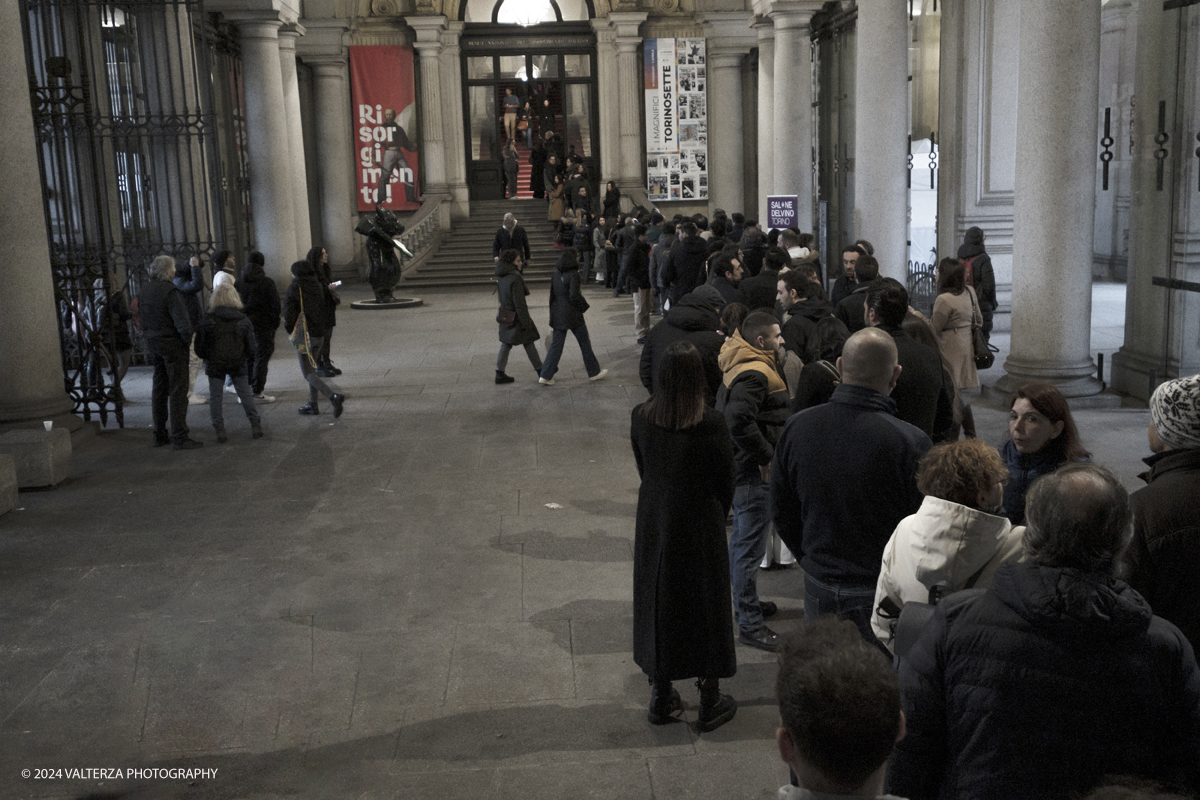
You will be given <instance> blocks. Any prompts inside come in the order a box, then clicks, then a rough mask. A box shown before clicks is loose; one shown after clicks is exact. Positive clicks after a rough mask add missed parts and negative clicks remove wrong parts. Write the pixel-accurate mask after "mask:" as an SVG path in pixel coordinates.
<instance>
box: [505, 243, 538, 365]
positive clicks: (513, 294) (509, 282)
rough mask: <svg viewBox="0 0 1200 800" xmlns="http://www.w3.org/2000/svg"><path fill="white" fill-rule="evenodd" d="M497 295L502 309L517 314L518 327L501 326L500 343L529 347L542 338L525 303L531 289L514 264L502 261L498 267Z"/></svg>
mask: <svg viewBox="0 0 1200 800" xmlns="http://www.w3.org/2000/svg"><path fill="white" fill-rule="evenodd" d="M496 294H497V295H498V300H499V302H500V308H507V309H511V310H512V311H516V312H517V324H516V325H500V326H499V328H500V341H501V342H502V343H503V344H511V345H521V346H524V345H527V344H532V343H533V342H536V341H537V340H538V339H539V338H541V336H540V334H539V333H538V329H537V325H535V324H534V322H533V317H531V316H529V304H528V303H527V302H525V298H526V296H528V294H529V289H527V288H525V279H524V278H523V277H522V276H521V271H520V270H518V269H517V268H516V266H515V265H514V264H509V263H508V262H506V261H501V262H500V263H499V264H497V265H496Z"/></svg>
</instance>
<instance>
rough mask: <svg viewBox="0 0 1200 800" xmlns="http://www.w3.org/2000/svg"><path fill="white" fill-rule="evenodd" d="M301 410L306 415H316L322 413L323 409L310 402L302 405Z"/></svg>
mask: <svg viewBox="0 0 1200 800" xmlns="http://www.w3.org/2000/svg"><path fill="white" fill-rule="evenodd" d="M299 411H300V413H301V414H303V415H304V416H306V417H315V416H317V415H318V414H320V413H321V409H319V408H317V407H316V406H315V405H313V404H312V403H309V404H308V405H306V406H300V408H299Z"/></svg>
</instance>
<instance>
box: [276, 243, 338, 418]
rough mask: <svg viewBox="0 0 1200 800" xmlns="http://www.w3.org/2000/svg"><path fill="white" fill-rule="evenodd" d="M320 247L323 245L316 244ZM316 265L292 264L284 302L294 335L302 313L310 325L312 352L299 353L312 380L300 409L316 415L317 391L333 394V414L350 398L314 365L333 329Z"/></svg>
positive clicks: (306, 376)
mask: <svg viewBox="0 0 1200 800" xmlns="http://www.w3.org/2000/svg"><path fill="white" fill-rule="evenodd" d="M316 249H318V250H319V249H320V248H316ZM324 288H325V287H324V286H323V285H322V283H321V281H320V279H318V278H317V273H316V271H315V270H314V269H313V266H312V264H311V263H310V262H308V261H297V262H296V263H294V264H292V283H291V285H290V286H288V290H287V298H286V299H285V300H284V306H283V325H284V328H285V329H286V330H287V332H288V335H289V336H290V335H291V333H292V331H293V330H295V328H296V324H297V321H298V320H299V319H300V315H301V314H303V315H304V324H305V325H306V326H307V327H308V339H309V351H310V352H309V353H297V355H299V357H300V371H301V372H302V373H303V374H304V379H305V380H307V381H308V405H306V406H301V407H300V413H301V414H303V415H304V416H308V417H312V416H316V415H318V414H320V413H321V411H320V409H319V408H318V407H317V395H318V394H323V395H325V396H326V397H327V398H329V403H330V404H331V405H332V406H333V416H334V417H340V416H341V415H342V404H343V403H344V402H346V398H345V396H344V395H341V394H339V393H337V392H335V391H333V389H331V388H329V384H327V383H325V381H323V380H321V376H320V375H319V373H318V372H317V370H316V369H315V368H314V366H313V360H314V359H315V354H316V353H320V352H321V348H322V347H323V346H324V344H325V336H326V334H327V333H328V332H329V328H328V324H327V322H326V320H327V319H328V314H327V313H326V310H325V291H324Z"/></svg>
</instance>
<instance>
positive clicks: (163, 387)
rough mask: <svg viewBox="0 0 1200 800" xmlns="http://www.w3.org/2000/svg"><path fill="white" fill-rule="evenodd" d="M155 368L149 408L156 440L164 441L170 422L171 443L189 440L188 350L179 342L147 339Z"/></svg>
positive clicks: (175, 340)
mask: <svg viewBox="0 0 1200 800" xmlns="http://www.w3.org/2000/svg"><path fill="white" fill-rule="evenodd" d="M146 347H147V350H148V351H149V354H150V359H151V363H152V364H153V365H154V383H153V384H152V388H151V390H150V409H151V416H152V417H153V419H154V436H155V438H165V437H166V435H167V422H168V419H169V420H170V425H171V433H170V436H171V441H173V442H176V443H179V442H183V441H186V440H187V438H188V426H187V409H188V399H187V393H188V351H187V348H186V347H185V346H184V344H183V342H181V341H179V340H178V339H161V340H147V342H146Z"/></svg>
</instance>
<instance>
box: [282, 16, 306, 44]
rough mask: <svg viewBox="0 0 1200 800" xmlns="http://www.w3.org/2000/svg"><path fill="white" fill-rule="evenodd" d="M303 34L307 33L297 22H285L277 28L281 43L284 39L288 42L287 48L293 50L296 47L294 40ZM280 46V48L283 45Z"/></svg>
mask: <svg viewBox="0 0 1200 800" xmlns="http://www.w3.org/2000/svg"><path fill="white" fill-rule="evenodd" d="M305 33H307V31H306V30H305V28H304V26H303V25H301V24H300V23H299V22H285V23H283V24H282V25H280V26H279V39H280V41H281V42H282V41H283V40H284V39H287V40H288V41H289V42H290V44H289V45H288V46H289V47H292V48H293V49H294V48H295V47H296V40H297V39H299V38H300V37H301V36H303V35H304V34H305ZM280 46H281V47H282V46H283V45H280Z"/></svg>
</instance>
